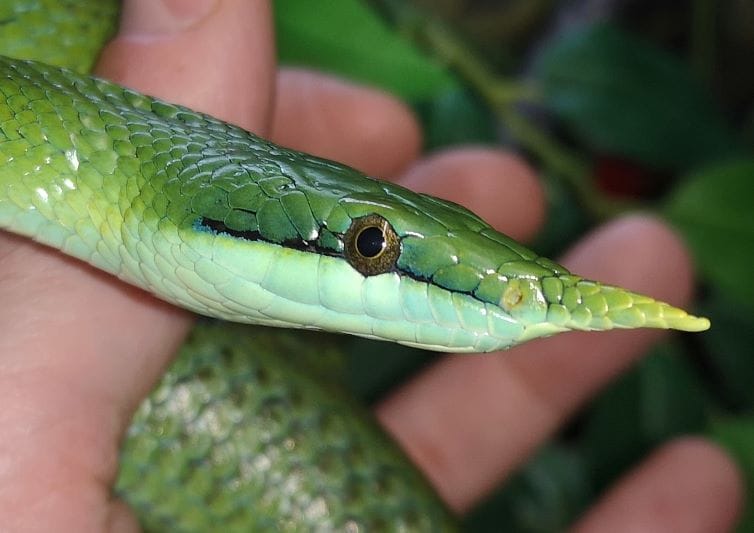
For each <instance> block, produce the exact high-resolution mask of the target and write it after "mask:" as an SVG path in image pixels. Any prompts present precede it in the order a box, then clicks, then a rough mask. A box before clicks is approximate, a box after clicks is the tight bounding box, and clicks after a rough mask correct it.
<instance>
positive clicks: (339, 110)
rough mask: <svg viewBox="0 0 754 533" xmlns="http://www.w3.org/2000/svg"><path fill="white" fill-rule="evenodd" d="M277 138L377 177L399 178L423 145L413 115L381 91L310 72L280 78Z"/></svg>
mask: <svg viewBox="0 0 754 533" xmlns="http://www.w3.org/2000/svg"><path fill="white" fill-rule="evenodd" d="M272 139H273V140H274V141H275V142H277V143H279V144H282V145H283V146H287V147H289V148H293V149H295V150H302V151H305V152H309V153H311V154H314V155H317V156H320V157H325V158H328V159H334V160H336V161H340V162H342V163H345V164H347V165H351V166H353V167H355V168H358V169H360V170H362V171H363V172H366V173H367V174H370V175H372V176H376V177H388V176H393V175H395V174H397V173H398V172H399V171H400V170H402V169H403V168H405V167H406V166H407V165H408V164H409V163H410V162H411V161H413V160H414V159H415V158H416V157H417V155H418V153H419V148H420V145H421V135H420V133H419V126H418V124H417V122H416V119H415V118H414V116H413V114H412V113H411V111H410V110H409V109H408V107H406V105H404V104H403V103H401V102H399V101H398V100H397V99H395V98H392V97H391V96H389V95H387V94H386V93H384V92H382V91H379V90H377V89H372V88H368V87H364V86H359V85H355V84H353V83H348V82H346V81H343V80H339V79H337V78H334V77H332V76H327V75H325V74H321V73H315V72H311V71H306V70H294V69H284V70H282V71H281V72H280V74H279V76H278V89H277V102H276V105H275V113H274V120H273V127H272Z"/></svg>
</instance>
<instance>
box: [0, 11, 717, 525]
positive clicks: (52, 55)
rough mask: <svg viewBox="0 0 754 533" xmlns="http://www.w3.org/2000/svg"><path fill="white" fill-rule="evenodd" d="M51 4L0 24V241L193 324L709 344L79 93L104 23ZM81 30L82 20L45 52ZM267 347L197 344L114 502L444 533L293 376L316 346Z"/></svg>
mask: <svg viewBox="0 0 754 533" xmlns="http://www.w3.org/2000/svg"><path fill="white" fill-rule="evenodd" d="M60 4H64V6H63V9H61V8H60ZM65 4H66V3H65V2H44V1H39V0H37V1H27V2H4V3H3V4H2V6H1V7H0V19H1V20H2V24H0V43H6V44H2V46H3V48H2V53H3V54H6V55H7V56H8V57H0V123H1V126H0V228H2V229H4V230H6V231H10V232H13V233H17V234H21V235H25V236H28V237H30V238H32V239H34V240H36V241H38V242H40V243H43V244H45V245H49V246H51V247H54V248H57V249H59V250H60V251H61V252H63V253H65V254H68V255H70V256H73V257H76V258H78V259H81V260H83V261H86V262H88V263H90V264H92V265H94V266H95V267H97V268H99V269H101V270H103V271H105V272H108V273H110V274H113V275H115V276H117V277H119V278H120V279H122V280H125V281H126V282H128V283H130V284H133V285H135V286H137V287H141V288H142V289H145V290H146V291H149V292H151V293H152V294H154V295H156V296H158V297H159V298H161V299H163V300H166V301H168V302H171V303H173V304H176V305H178V306H181V307H184V308H186V309H189V310H192V311H195V312H196V313H198V314H201V315H205V316H209V317H214V318H217V319H223V320H227V321H232V322H239V323H248V324H256V325H263V326H281V327H286V328H299V329H314V330H325V331H331V332H340V333H348V334H353V335H359V336H363V337H368V338H372V339H380V340H386V341H392V342H398V343H402V344H406V345H410V346H415V347H420V348H425V349H430V350H436V351H449V352H487V351H492V350H499V349H504V348H508V347H510V346H514V345H516V344H519V343H521V342H525V341H527V340H530V339H534V338H538V337H543V336H548V335H553V334H556V333H559V332H563V331H568V330H606V329H611V328H637V327H654V328H673V329H679V330H686V331H700V330H704V329H706V328H708V327H709V322H708V321H707V320H706V319H704V318H700V317H695V316H692V315H689V314H687V313H686V312H685V311H682V310H680V309H677V308H674V307H672V306H670V305H668V304H666V303H662V302H658V301H655V300H654V299H652V298H649V297H647V296H642V295H638V294H635V293H631V292H629V291H626V290H624V289H621V288H617V287H612V286H608V285H603V284H600V283H598V282H593V281H589V280H585V279H582V278H580V277H578V276H576V275H573V274H571V273H569V272H568V271H567V270H566V269H565V268H564V267H562V266H560V265H558V264H556V263H555V262H553V261H551V260H549V259H546V258H544V257H540V256H538V255H537V254H536V253H534V252H532V251H530V250H528V249H527V248H525V247H523V246H522V245H520V244H518V243H517V242H515V241H513V240H512V239H510V238H509V237H507V236H505V235H503V234H501V233H499V232H497V231H495V230H494V229H493V228H492V227H490V226H489V225H488V224H487V223H485V222H484V221H483V220H481V219H480V218H479V217H477V216H476V215H474V214H472V213H471V212H469V211H467V210H466V209H464V208H462V207H460V206H458V205H455V204H452V203H449V202H446V201H443V200H439V199H436V198H432V197H429V196H426V195H422V194H417V193H414V192H411V191H409V190H406V189H404V188H401V187H399V186H397V185H394V184H391V183H387V182H383V181H379V180H376V179H373V178H370V177H367V176H365V175H363V174H362V173H360V172H358V171H356V170H354V169H351V168H348V167H346V166H343V165H340V164H338V163H335V162H332V161H326V160H323V159H319V158H316V157H313V156H310V155H306V154H303V153H299V152H296V151H292V150H288V149H285V148H282V147H280V146H276V145H274V144H272V143H271V142H269V141H266V140H264V139H261V138H259V137H257V136H254V135H252V134H250V133H248V132H246V131H244V130H242V129H240V128H238V127H235V126H232V125H229V124H226V123H223V122H221V121H219V120H216V119H214V118H212V117H210V116H207V115H203V114H201V113H197V112H194V111H191V110H189V109H186V108H184V107H180V106H177V105H173V104H170V103H167V102H163V101H160V100H156V99H154V98H150V97H149V96H145V95H142V94H139V93H138V92H135V91H133V90H130V89H125V88H123V87H120V86H118V85H115V84H113V83H110V82H107V81H104V80H101V79H96V78H92V77H89V76H87V75H86V74H84V73H81V72H82V71H86V70H87V69H88V68H89V66H90V65H91V63H92V61H93V57H94V54H88V55H87V54H83V53H82V52H81V51H80V49H81V47H83V46H85V45H89V43H92V42H93V43H101V42H102V41H103V40H104V39H106V38H107V36H108V35H109V34H110V32H111V31H112V27H113V25H114V24H115V20H116V18H117V3H116V2H89V3H87V2H74V3H73V4H71V5H67V6H65ZM72 6H75V9H74V7H72ZM89 17H91V19H93V20H96V21H100V23H99V24H92V25H89V26H85V27H86V28H89V29H88V30H87V31H81V30H79V31H77V32H73V34H72V35H73V36H72V37H71V38H70V39H68V40H65V42H63V43H61V42H60V39H59V36H60V35H63V34H64V32H65V28H67V27H72V26H75V27H77V28H81V27H82V26H81V24H80V21H81V20H88V18H89ZM40 20H42V21H44V22H45V24H40ZM103 20H111V21H112V22H111V23H108V24H102V23H101V21H103ZM56 25H57V26H56ZM32 28H35V30H34V31H31V29H32ZM66 35H67V34H66ZM45 41H54V46H52V47H50V46H45V45H44V42H45ZM40 43H41V44H40ZM95 46H98V45H96V44H95ZM47 50H50V52H49V53H48V52H47ZM72 50H73V51H74V52H75V53H74V52H72ZM11 57H13V59H11ZM71 57H75V58H76V60H77V62H76V63H71V61H70V59H69V58H71ZM21 58H22V59H21ZM52 64H56V65H58V66H52ZM68 69H71V70H68ZM277 331H278V330H270V329H267V328H249V327H248V326H240V325H232V324H229V325H221V324H219V323H208V324H203V325H200V326H198V327H197V329H196V330H195V331H194V333H193V334H192V336H191V338H190V339H189V341H188V342H187V344H186V346H185V347H184V348H183V350H182V355H181V356H180V357H179V358H178V360H177V362H176V363H175V364H174V366H173V368H171V369H170V371H169V372H168V374H167V375H166V376H165V378H164V379H163V381H162V383H161V384H160V385H159V386H158V388H157V389H156V390H155V391H154V392H153V393H152V395H151V396H150V397H149V398H148V399H147V400H146V401H145V402H144V404H143V405H142V406H141V408H140V409H139V410H138V412H137V414H136V417H135V419H134V422H133V425H132V427H131V429H130V430H129V432H128V435H127V437H126V440H125V442H124V444H123V451H122V458H121V472H120V477H119V479H118V482H117V485H116V488H115V490H116V491H117V492H118V494H120V495H122V496H123V497H124V498H125V499H126V501H128V502H129V503H130V504H131V505H132V506H133V507H134V508H135V509H136V511H137V514H138V515H139V518H140V520H141V521H142V523H143V524H144V526H145V527H147V528H148V529H150V530H170V531H182V530H185V531H206V530H211V529H222V530H236V529H237V530H270V529H289V530H301V529H306V530H309V529H319V530H333V529H339V530H346V531H351V530H353V531H356V530H362V529H359V528H364V530H381V529H396V530H399V529H403V530H419V531H424V530H445V529H451V528H452V527H453V518H452V517H451V516H450V514H449V513H448V512H447V511H446V510H445V509H444V507H443V506H442V504H441V503H440V502H439V501H438V500H437V498H436V497H435V496H434V495H433V494H432V492H431V489H430V488H429V487H428V486H427V484H426V482H425V481H424V480H423V479H422V477H421V475H419V474H418V473H416V472H414V471H413V470H412V469H411V468H410V467H409V466H408V462H407V460H406V459H405V458H404V457H403V456H402V455H401V454H400V452H399V451H398V450H397V449H395V447H394V446H393V445H392V444H390V443H389V442H388V440H387V439H386V438H385V437H384V436H382V434H381V433H380V432H379V430H378V429H377V428H376V426H375V425H374V424H373V423H372V422H371V421H370V420H369V418H368V415H366V414H365V413H363V412H361V411H360V410H359V408H354V407H353V406H352V405H351V404H352V403H353V402H352V400H351V399H350V398H349V397H348V396H347V395H346V394H345V393H344V392H343V391H342V390H340V389H338V387H337V385H334V384H332V383H328V382H331V381H333V380H331V379H328V378H327V369H324V370H323V369H322V368H320V366H319V365H318V364H316V363H314V362H312V361H315V360H316V359H318V358H327V357H329V355H331V352H334V351H335V350H336V348H334V347H333V346H332V345H331V344H328V341H327V340H324V341H323V342H322V343H312V341H311V337H307V338H305V339H303V340H302V339H301V338H300V337H298V336H292V335H290V334H279V333H277ZM296 352H304V353H305V356H304V357H305V358H306V360H305V361H303V362H302V361H300V360H298V359H296V360H295V361H294V360H292V359H291V357H289V355H290V354H292V353H296ZM317 376H321V377H323V379H322V380H321V381H315V380H314V379H313V377H317ZM323 382H324V384H323Z"/></svg>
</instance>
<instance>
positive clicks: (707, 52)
mask: <svg viewBox="0 0 754 533" xmlns="http://www.w3.org/2000/svg"><path fill="white" fill-rule="evenodd" d="M717 9H718V7H717V3H716V2H715V1H714V0H693V2H692V5H691V32H690V33H691V47H690V53H691V65H692V67H693V69H694V72H696V74H697V76H699V78H700V79H702V80H704V81H705V82H706V83H708V84H709V83H710V82H711V81H712V76H713V74H714V72H713V70H714V67H715V41H716V38H717V35H716V33H717V31H716V30H717Z"/></svg>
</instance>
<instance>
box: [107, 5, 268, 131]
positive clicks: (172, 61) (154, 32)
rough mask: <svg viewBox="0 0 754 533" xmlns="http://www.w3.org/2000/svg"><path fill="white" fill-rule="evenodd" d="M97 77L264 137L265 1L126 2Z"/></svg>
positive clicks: (266, 21)
mask: <svg viewBox="0 0 754 533" xmlns="http://www.w3.org/2000/svg"><path fill="white" fill-rule="evenodd" d="M121 27H122V29H121V31H120V32H119V34H118V35H117V37H116V38H115V39H114V40H113V41H112V42H111V43H110V44H109V45H108V46H107V47H105V49H104V50H103V52H102V55H101V57H100V62H99V65H98V67H97V72H98V74H100V75H102V76H104V77H106V78H108V79H111V80H114V81H117V82H119V83H123V84H124V85H128V86H130V87H134V88H136V89H138V90H140V91H142V92H145V93H147V94H150V95H153V96H157V97H160V98H165V99H167V100H169V101H171V102H175V103H178V104H183V105H186V106H188V107H191V108H193V109H196V110H197V111H203V112H205V113H210V114H211V115H213V116H215V117H217V118H220V119H222V120H226V121H228V122H233V123H236V124H238V125H240V126H242V127H244V128H246V129H248V130H251V131H254V132H257V133H259V134H266V133H267V129H268V127H269V123H270V117H271V109H272V106H271V97H272V91H273V87H274V81H275V78H274V76H273V75H272V73H273V69H274V64H275V63H274V45H273V43H274V41H273V36H272V24H271V23H270V7H269V5H268V2H266V1H263V0H252V1H250V2H221V1H219V0H193V1H190V2H186V1H184V0H162V1H158V2H155V1H154V0H132V1H130V2H126V3H125V4H124V5H123V15H122V21H121Z"/></svg>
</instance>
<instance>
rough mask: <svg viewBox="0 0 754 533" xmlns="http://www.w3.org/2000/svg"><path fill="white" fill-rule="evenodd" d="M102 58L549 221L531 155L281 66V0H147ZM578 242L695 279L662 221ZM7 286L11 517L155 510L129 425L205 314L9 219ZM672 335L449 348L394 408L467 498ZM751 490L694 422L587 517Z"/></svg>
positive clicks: (604, 274)
mask: <svg viewBox="0 0 754 533" xmlns="http://www.w3.org/2000/svg"><path fill="white" fill-rule="evenodd" d="M99 73H100V74H102V75H104V76H106V77H109V78H111V79H113V80H115V81H119V82H121V83H124V84H126V85H130V86H132V87H134V88H137V89H139V90H142V91H144V92H147V93H150V94H154V95H156V96H160V97H163V98H166V99H168V100H172V101H176V102H179V103H183V104H186V105H188V106H190V107H193V108H195V109H199V110H203V111H206V112H209V113H211V114H213V115H215V116H218V117H219V118H223V119H225V120H229V121H232V122H235V123H237V124H239V125H241V126H243V127H246V128H247V129H250V130H252V131H255V132H257V133H260V134H262V135H266V136H269V135H271V136H272V138H273V139H274V140H276V141H277V142H280V143H281V144H286V145H289V146H292V147H294V148H298V149H304V150H307V151H311V152H315V153H317V154H318V155H323V156H326V157H330V158H334V159H338V160H341V161H343V162H346V163H348V164H352V165H354V166H357V167H359V168H361V169H363V170H365V171H367V172H369V173H371V174H374V175H379V176H399V178H398V181H401V182H402V183H404V184H407V185H409V186H412V187H414V188H419V189H421V190H423V191H425V192H430V193H433V194H436V195H438V196H444V197H447V198H452V199H454V200H456V201H460V202H462V203H465V204H466V205H467V206H469V207H470V208H473V209H475V210H476V212H478V213H479V214H480V215H482V216H483V217H484V218H486V219H487V220H489V221H490V222H492V223H493V224H494V225H495V226H496V227H498V228H499V229H501V230H503V231H506V232H507V233H509V234H510V235H511V236H513V237H515V238H519V239H526V238H527V237H530V236H531V235H532V234H533V233H534V232H535V231H536V229H537V227H538V225H539V224H540V223H541V219H542V216H543V210H544V202H543V199H542V194H541V190H540V189H539V186H538V184H537V182H536V179H535V178H534V176H533V174H532V172H531V170H530V169H528V168H527V167H526V166H525V165H524V164H523V163H521V162H520V161H518V160H517V159H516V158H515V157H513V156H510V155H506V154H504V153H500V152H497V151H494V150H487V149H467V150H454V151H451V152H447V153H445V154H442V155H438V156H434V157H431V158H429V159H426V160H424V161H422V162H418V163H416V162H414V160H415V159H416V157H417V155H418V150H419V145H420V140H419V133H418V128H417V126H416V124H415V122H414V120H413V118H412V117H411V114H410V113H409V112H408V111H407V110H406V109H405V107H404V106H402V105H401V104H399V103H397V102H396V101H394V100H392V99H390V98H389V97H386V96H384V95H382V94H381V93H378V92H376V91H372V90H369V89H365V88H358V87H354V86H351V85H349V84H346V83H343V82H339V81H335V80H333V79H331V78H327V77H325V76H322V75H318V74H313V73H306V72H301V71H298V72H297V71H286V72H281V73H280V74H278V75H276V74H275V66H274V59H273V45H272V33H271V23H270V16H269V6H268V4H267V3H266V2H263V1H260V0H255V1H252V2H241V1H231V0H225V1H220V2H216V1H199V0H196V1H185V0H184V1H182V0H172V1H169V0H166V1H165V2H155V1H154V0H133V1H131V2H127V3H126V15H125V17H124V31H123V33H122V34H121V35H120V36H119V37H118V38H117V39H116V40H115V41H114V42H113V43H112V44H111V45H110V46H109V47H108V49H107V51H106V52H105V53H104V55H103V57H102V61H101V63H100V67H99ZM276 81H277V87H275V82H276ZM273 100H276V103H275V104H273ZM458 183H464V187H463V190H460V191H459V190H456V189H457V184H458ZM461 195H462V196H461ZM657 257H663V261H662V262H659V261H657V260H656V258H657ZM565 262H566V264H567V266H569V267H572V268H573V269H574V270H575V271H577V272H579V273H581V274H585V275H589V276H591V277H595V278H599V279H602V280H605V281H610V282H614V283H619V284H624V285H627V286H628V287H630V288H632V289H635V290H640V291H644V292H647V293H649V294H653V295H655V296H658V297H661V298H665V299H668V300H670V301H672V302H673V303H676V304H683V303H684V302H685V301H686V300H687V299H688V293H689V287H690V284H691V281H690V268H689V263H688V259H687V258H686V255H685V253H684V251H683V249H682V247H681V245H680V244H679V242H678V241H677V239H676V238H675V236H674V235H673V234H672V233H670V232H669V231H668V230H667V229H666V228H665V227H664V226H662V225H661V224H660V223H658V222H656V221H652V220H648V219H638V218H633V219H627V220H623V221H619V222H616V223H613V224H612V225H610V226H608V227H606V228H603V230H601V232H599V233H597V234H596V235H594V236H592V237H591V238H589V239H587V240H586V241H584V242H583V243H582V244H581V245H579V246H578V247H577V248H576V249H575V250H574V251H572V252H571V253H570V254H569V256H568V257H567V258H566V259H565ZM0 301H2V302H3V306H2V308H1V309H0V330H2V331H3V335H2V336H0V354H2V363H1V364H0V403H1V404H2V405H3V409H2V411H1V412H0V494H1V495H2V497H0V523H2V524H3V527H5V528H7V529H9V530H19V531H21V530H23V531H33V530H40V531H50V530H58V531H89V530H105V529H109V530H117V531H126V530H131V529H136V528H137V524H136V522H135V519H134V517H133V515H132V514H131V513H130V511H129V510H128V509H127V508H126V507H125V506H124V505H123V504H122V503H120V502H118V501H113V499H112V496H111V486H112V483H113V480H114V478H115V475H116V472H117V457H118V443H119V440H120V437H121V435H122V433H123V431H124V430H125V428H126V427H127V425H128V422H129V418H130V415H131V413H132V411H133V409H134V408H135V407H136V405H138V403H139V402H140V401H141V400H142V399H143V397H144V396H145V395H146V394H147V392H148V391H149V389H150V388H151V387H152V386H153V384H154V383H155V382H156V380H157V379H158V378H159V376H160V374H161V373H162V371H163V370H164V368H165V367H166V366H167V364H168V363H169V361H170V359H171V356H172V354H173V353H174V351H175V349H176V347H177V346H178V345H179V344H180V342H181V339H182V337H183V335H184V334H185V332H186V330H187V329H188V327H189V326H190V322H191V320H190V317H189V315H188V314H187V313H185V312H183V311H180V310H177V309H175V308H173V307H171V306H169V305H166V304H163V303H161V302H158V301H157V300H155V299H154V298H151V297H149V296H148V295H146V294H144V293H142V292H141V291H138V290H136V289H133V288H130V287H127V286H124V285H122V284H120V283H118V282H117V281H115V280H114V279H112V278H111V277H108V276H106V275H103V274H101V273H99V272H97V271H95V270H94V269H92V268H90V267H88V266H86V265H83V264H81V263H79V262H77V261H74V260H71V259H68V258H65V257H63V256H62V255H60V254H59V253H58V252H55V251H52V250H49V249H47V248H44V247H41V246H38V245H35V244H33V243H30V242H28V241H26V240H24V239H20V238H17V237H13V236H9V235H0ZM656 335H657V334H656V333H654V332H649V331H635V332H612V333H607V334H600V335H592V336H590V337H586V336H584V335H582V334H573V335H570V336H559V337H556V338H554V339H548V340H545V341H541V342H535V343H530V344H528V345H526V346H522V347H521V348H518V349H516V350H512V351H509V352H507V353H504V354H500V355H494V356H483V357H474V356H466V357H463V358H447V359H443V360H442V361H441V362H440V363H439V364H438V365H436V366H435V367H434V368H433V369H431V370H430V371H428V372H427V373H425V374H424V375H422V376H419V377H418V378H417V379H416V380H414V381H413V382H412V383H410V384H409V385H407V386H406V387H404V388H403V389H401V390H400V391H399V392H397V393H396V394H394V395H392V396H391V397H390V398H388V399H386V400H385V401H384V402H383V403H382V404H381V405H380V406H379V408H378V416H379V418H380V420H381V421H382V422H383V424H384V425H385V426H386V427H387V428H388V429H389V430H390V431H391V432H393V433H394V434H395V436H396V437H397V438H398V440H399V441H400V442H401V443H402V444H403V445H404V447H405V448H406V449H407V450H408V451H409V453H410V454H411V455H412V456H413V457H414V459H415V460H416V462H417V463H418V464H419V465H420V466H421V467H422V468H423V469H424V471H425V472H426V473H427V475H428V477H429V478H430V479H432V480H433V482H434V484H435V485H436V487H437V488H438V490H439V492H440V493H441V494H442V495H443V497H444V498H445V499H446V500H447V501H448V502H449V504H450V505H451V506H452V507H453V508H454V509H456V510H457V511H459V512H463V511H464V510H466V509H468V508H469V507H470V506H471V505H472V504H473V503H474V502H475V501H477V500H478V499H479V498H481V497H482V496H483V495H484V494H485V492H487V491H488V490H490V488H491V487H492V486H493V485H494V484H495V483H496V482H497V481H499V480H500V479H502V478H503V477H505V475H506V474H507V473H508V472H510V469H511V468H513V467H514V466H515V465H516V464H518V463H520V461H521V460H523V458H524V457H525V456H526V455H527V454H529V453H531V451H532V449H533V448H534V447H535V446H536V445H537V444H538V443H539V442H541V441H542V440H543V439H544V438H545V437H546V436H547V435H548V434H550V433H551V432H552V431H554V429H555V428H556V426H557V425H558V424H559V423H560V422H562V421H563V419H564V418H565V417H566V416H567V415H568V414H569V413H571V412H573V410H575V409H576V408H577V407H578V405H579V404H580V403H582V402H583V401H584V400H585V399H586V397H587V396H588V395H589V394H590V393H591V392H593V391H594V390H595V389H596V388H598V387H599V386H600V385H601V384H604V383H605V382H606V381H607V380H608V379H609V378H610V377H613V376H614V375H615V374H616V373H618V372H619V371H620V370H621V369H622V368H625V366H626V365H627V364H628V363H629V362H630V361H631V360H634V359H635V358H637V357H638V356H639V355H640V354H641V353H642V352H643V351H644V350H645V349H646V347H647V346H648V345H649V344H650V343H651V342H652V340H653V339H655V338H656ZM739 498H740V485H739V481H738V477H737V475H736V473H735V470H734V469H733V467H732V466H731V465H730V463H729V462H728V460H727V459H726V458H725V456H723V455H722V454H721V452H719V451H717V450H716V449H715V448H714V447H712V446H711V445H709V444H705V443H701V442H700V441H685V442H683V443H680V444H676V445H671V446H670V447H669V448H666V449H665V450H664V451H661V452H659V455H657V456H655V458H653V459H650V461H649V462H648V463H647V464H645V465H644V466H643V467H642V469H641V470H639V471H638V473H637V474H635V475H634V476H633V477H632V478H629V479H628V480H627V481H626V482H625V483H624V484H623V485H622V487H620V488H618V489H617V490H616V491H615V492H613V493H611V494H610V495H608V496H607V498H606V499H605V500H603V503H602V504H601V505H600V506H599V507H597V508H596V509H595V510H594V511H593V512H592V513H590V515H588V516H587V517H586V518H585V521H584V522H582V524H581V526H580V527H581V528H582V530H584V531H587V530H589V528H590V527H591V528H593V529H594V530H599V531H604V530H610V531H620V530H621V529H626V530H628V529H631V528H632V527H634V528H635V527H636V525H637V524H636V522H635V520H637V519H641V520H644V522H642V523H641V524H640V525H641V526H642V527H641V528H639V529H640V530H642V531H651V530H653V529H654V530H658V531H667V530H673V531H718V530H720V531H722V530H724V529H726V528H727V527H729V525H730V523H731V521H732V520H733V517H734V515H735V512H736V508H737V502H738V500H739ZM658 508H659V509H662V510H663V511H664V512H665V514H663V515H659V514H658V513H657V512H656V510H657V509H658ZM629 513H630V514H629ZM632 520H633V521H632ZM692 526H693V527H692Z"/></svg>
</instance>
